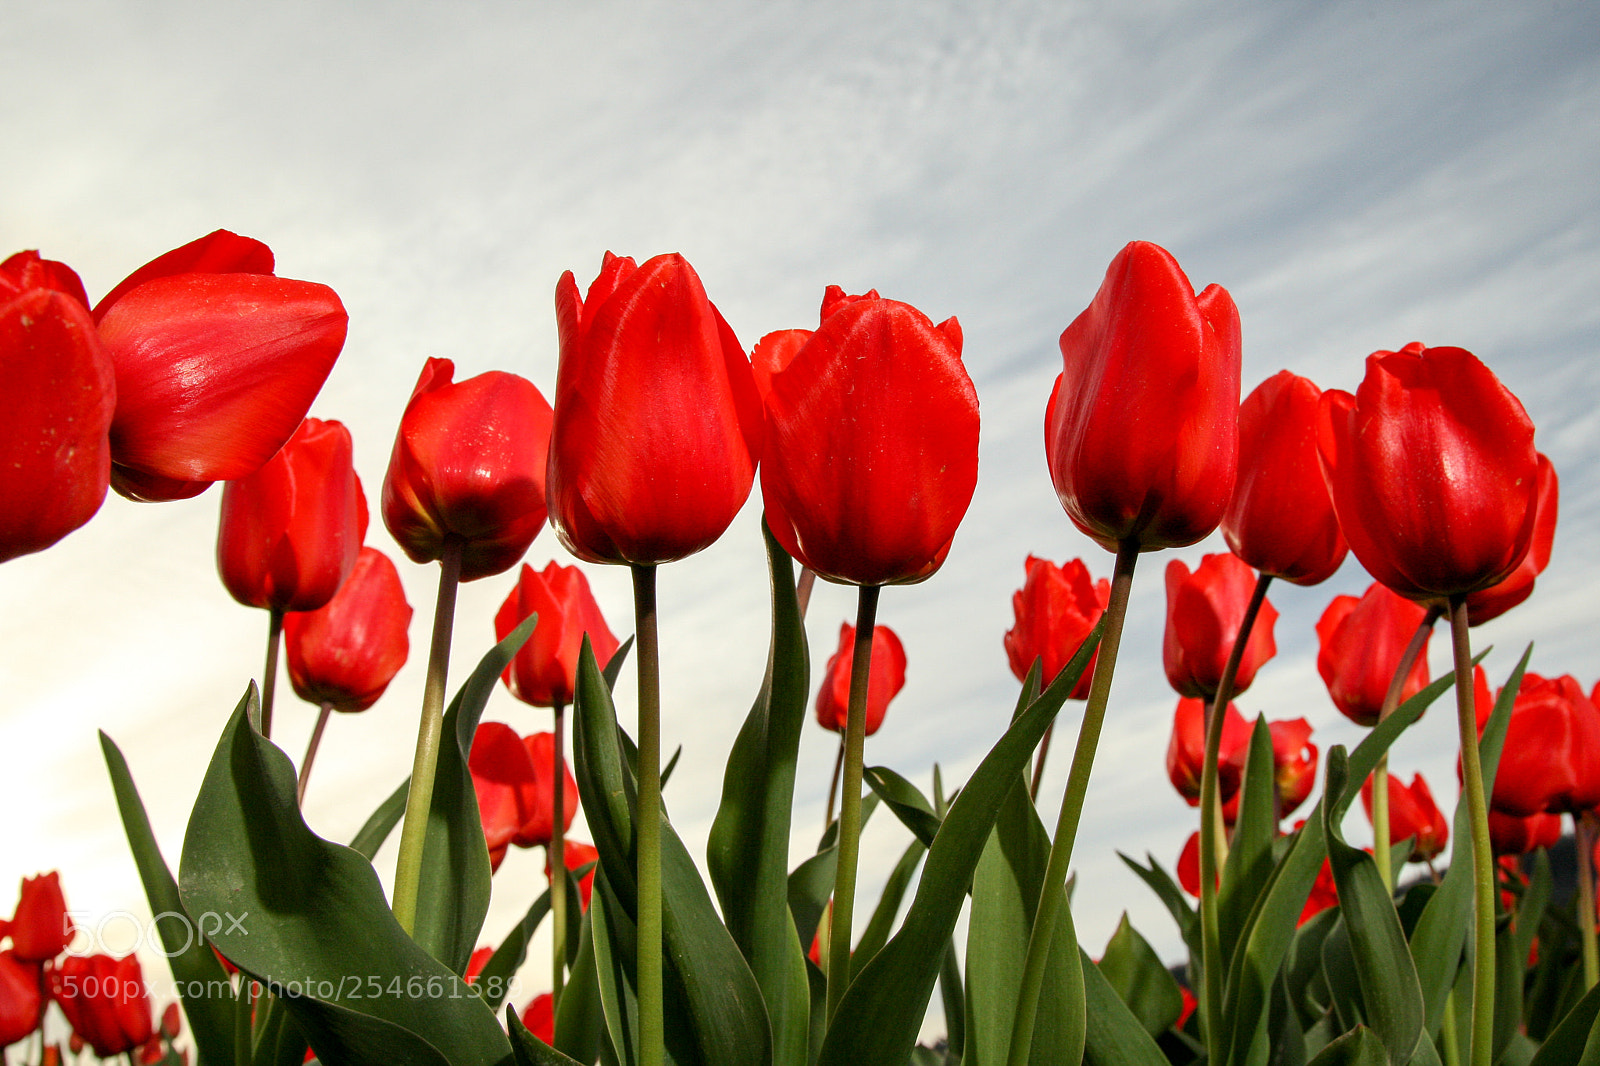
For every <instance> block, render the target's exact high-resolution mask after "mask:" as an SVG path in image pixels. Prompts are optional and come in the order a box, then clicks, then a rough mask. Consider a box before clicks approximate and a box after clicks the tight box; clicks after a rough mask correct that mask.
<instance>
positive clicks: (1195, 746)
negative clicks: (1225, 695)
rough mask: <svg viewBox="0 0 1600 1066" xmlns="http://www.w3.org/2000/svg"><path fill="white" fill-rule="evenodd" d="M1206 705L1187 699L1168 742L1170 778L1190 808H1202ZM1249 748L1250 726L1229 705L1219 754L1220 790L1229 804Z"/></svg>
mask: <svg viewBox="0 0 1600 1066" xmlns="http://www.w3.org/2000/svg"><path fill="white" fill-rule="evenodd" d="M1205 715H1206V705H1205V701H1204V700H1199V699H1194V698H1190V697H1185V698H1184V699H1180V700H1179V701H1178V707H1177V710H1175V711H1174V712H1173V714H1172V737H1171V739H1169V740H1168V741H1167V779H1168V780H1170V781H1171V782H1172V787H1173V788H1175V789H1177V790H1178V795H1180V796H1182V797H1183V798H1184V801H1185V802H1186V803H1188V804H1189V806H1191V807H1197V806H1199V805H1200V774H1201V772H1202V770H1203V769H1204V767H1205V755H1206V720H1205ZM1249 746H1250V725H1249V723H1247V722H1246V721H1245V720H1244V718H1243V717H1242V716H1241V715H1240V714H1239V708H1237V707H1235V706H1234V705H1233V704H1232V703H1230V704H1228V708H1227V710H1226V711H1225V712H1224V713H1223V718H1222V745H1221V747H1220V748H1219V750H1218V751H1217V775H1218V776H1217V789H1218V794H1219V795H1220V796H1221V798H1222V800H1223V802H1224V803H1226V802H1227V801H1228V800H1229V799H1230V798H1232V796H1233V794H1234V793H1235V792H1236V791H1237V790H1238V788H1239V775H1240V772H1241V770H1242V769H1243V767H1244V760H1243V757H1242V756H1241V757H1240V758H1238V759H1235V758H1234V755H1235V753H1236V752H1243V751H1245V750H1247V749H1248V748H1249Z"/></svg>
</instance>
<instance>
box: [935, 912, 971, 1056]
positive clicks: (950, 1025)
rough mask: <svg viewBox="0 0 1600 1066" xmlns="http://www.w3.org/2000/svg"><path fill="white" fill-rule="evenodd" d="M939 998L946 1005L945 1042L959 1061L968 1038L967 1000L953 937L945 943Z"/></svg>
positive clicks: (940, 970)
mask: <svg viewBox="0 0 1600 1066" xmlns="http://www.w3.org/2000/svg"><path fill="white" fill-rule="evenodd" d="M939 999H940V1005H941V1006H943V1007H944V1025H945V1044H946V1046H948V1047H949V1048H950V1049H951V1052H950V1053H951V1055H953V1056H955V1057H954V1058H953V1059H952V1061H953V1062H959V1061H960V1055H961V1048H962V1047H964V1046H965V1045H966V1040H967V1002H966V992H965V990H964V989H963V987H962V984H961V960H960V958H959V957H958V956H957V955H956V942H955V940H953V939H952V940H951V941H950V942H949V943H948V944H946V945H945V948H944V961H943V962H942V963H940V964H939Z"/></svg>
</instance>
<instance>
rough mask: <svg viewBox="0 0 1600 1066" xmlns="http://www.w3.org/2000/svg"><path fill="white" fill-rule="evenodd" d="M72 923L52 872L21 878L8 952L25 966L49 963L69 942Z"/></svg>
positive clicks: (59, 883)
mask: <svg viewBox="0 0 1600 1066" xmlns="http://www.w3.org/2000/svg"><path fill="white" fill-rule="evenodd" d="M75 931H76V930H74V929H73V926H72V919H71V918H70V917H68V915H67V901H66V897H65V896H64V895H63V894H62V892H61V875H60V874H59V873H57V872H56V871H55V870H51V871H50V872H49V873H47V874H40V875H39V876H37V877H24V878H23V879H22V891H21V893H20V894H19V895H18V897H17V912H16V914H14V915H12V917H11V923H10V933H11V949H12V951H13V952H14V953H15V954H16V956H17V958H19V959H21V960H22V961H24V962H49V961H50V960H51V959H53V958H55V957H56V956H57V955H59V954H61V953H62V952H63V951H65V950H66V947H67V944H69V943H70V942H71V941H72V936H73V933H74V932H75Z"/></svg>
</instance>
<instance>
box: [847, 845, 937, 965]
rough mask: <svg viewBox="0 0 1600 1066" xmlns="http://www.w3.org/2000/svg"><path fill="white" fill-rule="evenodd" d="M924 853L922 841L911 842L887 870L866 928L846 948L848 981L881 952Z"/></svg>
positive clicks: (924, 848)
mask: <svg viewBox="0 0 1600 1066" xmlns="http://www.w3.org/2000/svg"><path fill="white" fill-rule="evenodd" d="M927 853H928V849H927V847H926V846H925V845H924V844H923V843H922V841H920V840H913V841H912V842H911V843H910V844H908V845H907V846H906V850H905V852H904V853H903V854H901V856H900V861H899V862H897V863H895V864H894V869H893V870H891V871H889V879H888V880H887V881H885V882H884V885H883V893H882V894H881V895H880V896H879V897H878V905H877V906H876V907H875V908H873V911H872V917H871V919H869V920H868V922H867V927H866V928H865V929H863V930H861V936H860V937H859V938H858V939H857V940H856V944H855V947H853V948H851V949H850V975H851V978H852V979H854V977H855V975H856V974H859V973H860V972H861V970H862V969H863V968H864V967H865V966H866V965H867V963H869V962H871V961H872V957H873V956H874V955H876V954H877V953H878V952H879V951H881V950H883V945H884V944H885V943H887V942H888V940H889V931H890V930H891V929H893V928H894V920H895V918H897V917H899V915H900V904H901V903H903V902H904V901H905V898H906V889H907V888H909V887H910V885H911V879H912V878H913V877H915V876H916V873H917V864H918V863H920V862H921V861H922V856H924V855H926V854H927Z"/></svg>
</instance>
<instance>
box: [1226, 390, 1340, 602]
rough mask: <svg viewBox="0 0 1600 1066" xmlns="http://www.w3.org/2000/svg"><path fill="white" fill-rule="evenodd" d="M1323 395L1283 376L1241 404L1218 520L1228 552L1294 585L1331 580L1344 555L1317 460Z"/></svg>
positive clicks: (1265, 572) (1251, 394)
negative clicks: (1226, 495) (1232, 465)
mask: <svg viewBox="0 0 1600 1066" xmlns="http://www.w3.org/2000/svg"><path fill="white" fill-rule="evenodd" d="M1321 398H1322V390H1321V389H1319V388H1317V386H1316V385H1315V384H1314V383H1312V382H1311V381H1310V380H1309V379H1307V378H1302V377H1297V376H1296V375H1294V374H1291V373H1289V371H1287V370H1281V371H1279V372H1278V373H1276V374H1274V375H1273V376H1272V377H1270V378H1268V379H1267V380H1265V381H1263V382H1262V383H1261V384H1260V385H1257V386H1256V388H1255V390H1254V391H1253V392H1251V393H1250V395H1249V396H1246V397H1245V399H1244V403H1242V404H1240V405H1239V476H1238V479H1237V480H1236V481H1235V483H1234V486H1233V497H1232V499H1231V500H1230V501H1229V503H1228V509H1227V512H1226V513H1225V514H1224V515H1223V516H1222V535H1223V536H1224V537H1225V538H1227V541H1228V547H1229V548H1231V549H1233V553H1234V554H1235V555H1237V556H1238V557H1239V558H1240V559H1243V560H1244V561H1245V562H1246V563H1248V564H1249V565H1250V566H1252V567H1254V568H1255V569H1257V570H1259V571H1261V572H1262V573H1263V574H1270V575H1271V576H1273V577H1279V578H1283V579H1284V580H1285V581H1292V582H1294V583H1295V584H1297V585H1315V584H1317V583H1319V582H1321V581H1325V580H1327V579H1328V578H1329V577H1332V576H1333V572H1334V571H1335V570H1337V569H1339V564H1340V563H1342V562H1344V557H1345V553H1346V551H1347V550H1348V549H1347V548H1346V545H1345V542H1344V535H1343V534H1342V533H1340V532H1339V520H1338V518H1337V517H1335V515H1334V513H1333V501H1332V500H1331V499H1329V497H1328V486H1327V483H1326V482H1325V481H1324V480H1323V478H1322V469H1321V466H1320V465H1319V461H1318V459H1317V407H1318V403H1319V401H1320V400H1321Z"/></svg>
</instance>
